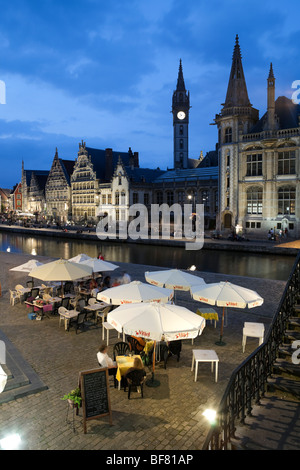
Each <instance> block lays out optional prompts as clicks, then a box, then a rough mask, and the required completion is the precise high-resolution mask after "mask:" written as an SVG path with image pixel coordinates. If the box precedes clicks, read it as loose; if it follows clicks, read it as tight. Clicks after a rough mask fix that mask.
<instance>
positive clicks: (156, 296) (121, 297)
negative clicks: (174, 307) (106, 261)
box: [97, 281, 173, 305]
mask: <svg viewBox="0 0 300 470" xmlns="http://www.w3.org/2000/svg"><path fill="white" fill-rule="evenodd" d="M172 297H173V291H172V290H171V289H165V288H164V287H156V286H151V285H149V284H146V283H144V282H140V281H132V282H129V283H128V284H122V285H120V286H116V287H111V288H110V289H106V290H104V291H101V292H98V294H97V300H101V301H102V302H106V303H107V304H113V305H123V304H134V303H138V302H168V301H169V300H171V299H172Z"/></svg>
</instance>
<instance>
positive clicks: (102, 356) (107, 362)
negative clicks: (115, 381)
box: [97, 344, 117, 367]
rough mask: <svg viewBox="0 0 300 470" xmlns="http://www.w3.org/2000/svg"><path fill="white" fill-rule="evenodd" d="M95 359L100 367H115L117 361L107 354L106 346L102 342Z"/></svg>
mask: <svg viewBox="0 0 300 470" xmlns="http://www.w3.org/2000/svg"><path fill="white" fill-rule="evenodd" d="M97 360H98V362H99V364H100V365H101V366H102V367H116V365H117V363H116V362H115V361H113V360H112V359H111V357H109V355H108V346H107V345H106V344H102V345H101V346H100V348H99V350H98V352H97Z"/></svg>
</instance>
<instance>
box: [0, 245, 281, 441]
mask: <svg viewBox="0 0 300 470" xmlns="http://www.w3.org/2000/svg"><path fill="white" fill-rule="evenodd" d="M28 259H30V257H29V256H27V255H19V254H14V253H9V254H6V253H4V254H1V255H0V260H1V261H2V270H4V271H5V272H6V279H5V281H4V282H3V281H2V280H1V279H0V280H1V284H2V292H3V295H2V298H1V308H0V325H1V331H3V333H4V334H5V335H6V337H7V338H8V339H9V341H10V342H11V343H12V345H13V347H14V348H16V350H17V351H18V353H19V354H21V355H22V357H23V359H24V361H26V362H27V363H28V364H29V365H30V367H31V368H32V369H33V370H34V372H35V373H36V374H37V376H38V377H39V379H40V380H41V381H42V382H43V383H44V384H45V385H46V386H47V389H46V390H43V391H41V392H38V393H34V394H32V395H28V396H25V397H22V398H18V399H17V400H14V401H11V402H8V403H3V404H1V405H0V411H1V412H0V438H1V437H2V436H3V435H4V434H5V433H6V432H8V431H10V432H12V431H16V429H17V430H18V432H19V433H20V434H21V436H24V441H25V442H24V447H25V448H27V449H29V450H35V449H40V450H47V449H57V450H60V449H68V450H78V449H85V450H122V449H123V450H126V449H128V448H129V447H128V445H129V446H130V449H132V450H134V449H137V448H144V449H150V450H164V449H169V450H180V449H182V450H183V449H186V450H197V449H201V448H202V446H203V443H204V441H205V438H206V436H207V432H208V429H209V427H208V425H207V422H206V420H205V418H204V417H203V415H202V412H203V410H204V409H205V408H206V407H208V406H211V405H213V406H216V407H217V406H218V405H219V403H220V401H221V398H222V396H223V393H224V391H225V389H226V386H227V383H228V380H229V378H230V375H231V373H232V372H233V370H234V369H235V368H236V367H237V365H239V364H240V363H241V362H242V361H243V360H244V359H245V358H246V357H247V354H249V353H250V352H252V350H253V349H255V347H256V344H254V343H253V345H252V344H251V345H250V343H248V342H247V351H246V353H245V354H243V353H242V347H241V338H242V326H243V323H244V321H257V318H259V319H260V321H261V319H263V321H264V323H265V325H266V328H268V326H269V325H270V323H271V320H272V316H273V315H274V313H275V311H276V308H277V305H278V302H279V300H280V298H281V295H282V292H283V289H284V286H285V283H284V282H283V281H269V280H264V279H256V278H244V277H240V276H223V275H220V274H213V273H197V274H198V275H199V276H200V277H203V278H204V279H205V280H206V282H218V281H220V280H225V279H228V280H231V282H233V283H236V284H239V285H244V286H245V287H249V288H250V289H254V290H256V291H258V292H259V293H260V294H261V295H262V296H263V297H264V299H265V301H264V304H263V305H262V306H261V307H259V308H257V309H251V310H243V311H241V310H238V311H237V310H235V311H234V309H228V312H227V323H226V327H225V328H224V337H223V339H224V340H225V341H226V346H223V347H217V346H216V345H215V342H216V341H217V340H218V339H219V328H220V322H218V325H217V328H214V326H212V325H210V324H207V326H206V328H205V330H204V332H203V334H202V335H201V336H200V337H199V338H197V339H196V340H195V342H194V345H192V344H191V342H190V341H187V342H185V343H184V344H183V350H182V354H181V358H180V361H179V363H177V361H176V360H174V361H173V360H172V358H171V359H170V360H169V361H168V364H167V369H166V370H165V369H164V368H163V367H161V366H160V365H158V366H157V369H156V371H155V378H157V379H158V380H160V382H161V385H160V387H158V388H151V387H147V386H144V392H145V393H144V398H143V399H141V398H132V399H131V400H128V398H127V393H124V392H123V391H122V390H121V391H119V390H117V389H115V388H114V387H110V392H109V393H110V398H111V406H112V416H113V426H110V425H109V423H108V420H107V419H106V417H103V418H101V419H98V420H91V421H88V423H87V434H84V433H83V418H82V410H80V413H79V416H75V433H74V432H73V427H72V423H71V422H69V424H67V423H66V421H65V420H66V406H65V402H63V401H62V400H61V398H62V396H63V395H64V394H65V393H66V392H68V391H69V390H71V389H72V388H74V387H75V386H76V385H77V381H78V374H79V372H80V371H83V370H89V369H92V368H95V367H98V364H97V360H96V353H97V350H98V347H99V346H100V344H101V343H102V339H101V333H102V331H101V327H100V326H99V327H98V328H90V329H88V330H86V331H84V332H83V333H79V334H77V335H76V334H75V332H74V331H70V332H66V331H65V330H64V329H63V328H59V324H58V319H57V317H51V318H49V319H48V318H46V319H44V320H42V321H40V322H37V321H31V320H28V318H27V310H26V308H25V306H24V304H16V305H15V306H14V307H12V306H10V305H9V296H8V288H9V286H10V287H12V286H14V285H16V284H17V283H25V282H26V280H27V277H26V276H24V275H23V274H20V273H12V272H9V268H10V267H13V266H16V265H17V264H21V263H22V262H25V261H26V260H28ZM45 261H46V259H45ZM120 266H121V267H120V270H123V269H124V270H126V271H127V272H129V273H130V274H131V277H132V279H137V280H141V281H144V272H145V271H151V270H157V268H156V267H151V266H143V265H131V264H127V263H123V264H122V265H120ZM7 273H9V274H7ZM177 303H178V304H179V305H185V306H187V308H190V309H191V310H193V311H196V310H197V308H198V306H199V304H198V303H197V302H195V301H193V300H192V299H191V298H190V297H189V295H188V294H187V293H182V294H180V293H178V295H177ZM217 310H218V312H219V314H221V310H220V309H217ZM117 341H118V338H117V335H116V334H112V335H111V343H110V345H109V354H110V355H112V347H113V344H114V343H115V342H117ZM251 347H253V349H251ZM196 348H203V349H215V350H217V351H218V355H219V358H220V364H219V380H218V383H217V384H216V383H215V382H214V379H213V376H212V374H211V373H210V370H209V368H208V370H205V368H202V367H201V372H200V371H199V376H198V380H197V382H194V375H193V372H191V362H192V349H196ZM150 375H151V373H150V372H148V376H149V377H150ZM134 395H137V394H135V393H134ZM70 420H71V416H70V414H69V421H70ZM58 435H59V437H60V438H58Z"/></svg>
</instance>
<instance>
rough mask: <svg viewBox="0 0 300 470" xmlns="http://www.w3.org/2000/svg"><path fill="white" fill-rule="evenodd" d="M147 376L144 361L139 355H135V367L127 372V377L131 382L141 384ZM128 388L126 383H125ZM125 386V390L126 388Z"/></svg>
mask: <svg viewBox="0 0 300 470" xmlns="http://www.w3.org/2000/svg"><path fill="white" fill-rule="evenodd" d="M145 376H146V371H145V369H144V366H143V363H142V361H141V359H140V358H139V357H135V358H134V361H133V367H130V369H128V371H127V372H126V374H125V378H126V379H127V382H128V383H129V384H132V383H133V384H134V385H137V386H138V385H140V384H141V383H142V382H143V380H144V377H145ZM125 388H126V385H125ZM125 388H124V390H125Z"/></svg>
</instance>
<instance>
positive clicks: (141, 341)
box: [132, 336, 146, 352]
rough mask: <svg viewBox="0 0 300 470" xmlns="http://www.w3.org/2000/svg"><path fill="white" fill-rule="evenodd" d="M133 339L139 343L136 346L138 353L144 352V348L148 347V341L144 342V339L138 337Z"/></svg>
mask: <svg viewBox="0 0 300 470" xmlns="http://www.w3.org/2000/svg"><path fill="white" fill-rule="evenodd" d="M132 338H134V339H136V341H137V343H138V344H136V349H137V351H139V352H141V351H143V350H144V347H145V345H146V341H145V340H144V338H141V337H138V336H132Z"/></svg>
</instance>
